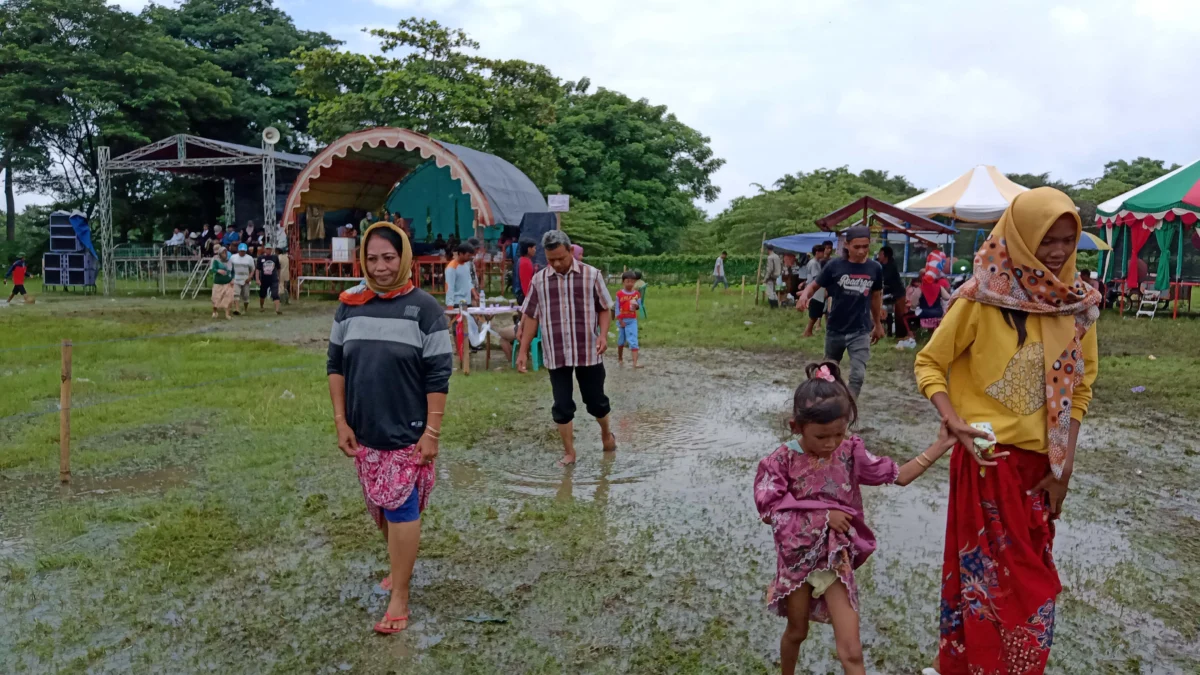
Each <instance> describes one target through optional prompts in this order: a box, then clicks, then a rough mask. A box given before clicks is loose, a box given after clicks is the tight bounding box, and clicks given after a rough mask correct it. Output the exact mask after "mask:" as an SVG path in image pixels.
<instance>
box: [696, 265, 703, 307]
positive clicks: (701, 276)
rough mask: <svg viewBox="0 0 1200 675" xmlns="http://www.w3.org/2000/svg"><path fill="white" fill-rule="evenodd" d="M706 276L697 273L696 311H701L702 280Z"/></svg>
mask: <svg viewBox="0 0 1200 675" xmlns="http://www.w3.org/2000/svg"><path fill="white" fill-rule="evenodd" d="M702 278H704V275H703V274H697V275H696V311H697V312H699V311H700V280H701V279H702Z"/></svg>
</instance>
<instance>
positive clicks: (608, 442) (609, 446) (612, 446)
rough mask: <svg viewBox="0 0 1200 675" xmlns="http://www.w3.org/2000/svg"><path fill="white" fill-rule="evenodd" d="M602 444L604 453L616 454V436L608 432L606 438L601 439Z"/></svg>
mask: <svg viewBox="0 0 1200 675" xmlns="http://www.w3.org/2000/svg"><path fill="white" fill-rule="evenodd" d="M602 442H603V443H604V451H605V452H616V450H617V436H616V434H613V433H611V432H610V433H609V434H608V436H607V437H605V438H604V439H602Z"/></svg>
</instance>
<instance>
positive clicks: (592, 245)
mask: <svg viewBox="0 0 1200 675" xmlns="http://www.w3.org/2000/svg"><path fill="white" fill-rule="evenodd" d="M624 225H625V223H624V219H623V218H622V217H621V213H620V211H619V210H618V209H614V208H613V207H612V205H611V204H608V203H606V202H588V201H584V200H582V199H577V200H572V201H571V210H570V211H568V212H567V213H564V214H563V216H562V229H563V232H566V233H567V236H569V237H570V238H571V241H572V242H574V243H576V244H579V245H580V246H582V247H583V250H584V251H585V252H586V253H587V254H588V255H590V256H606V255H616V254H619V253H624V252H626V251H628V250H629V243H630V239H631V238H632V237H631V236H630V235H629V233H628V232H627V231H626V230H625V228H624Z"/></svg>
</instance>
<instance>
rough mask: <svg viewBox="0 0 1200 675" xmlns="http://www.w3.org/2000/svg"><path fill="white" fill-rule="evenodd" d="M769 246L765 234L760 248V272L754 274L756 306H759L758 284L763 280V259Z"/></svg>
mask: <svg viewBox="0 0 1200 675" xmlns="http://www.w3.org/2000/svg"><path fill="white" fill-rule="evenodd" d="M766 245H767V233H766V232H763V236H762V243H761V244H759V246H758V271H756V272H755V273H754V304H755V305H757V304H758V282H759V281H760V280H762V259H763V252H764V251H765V247H766Z"/></svg>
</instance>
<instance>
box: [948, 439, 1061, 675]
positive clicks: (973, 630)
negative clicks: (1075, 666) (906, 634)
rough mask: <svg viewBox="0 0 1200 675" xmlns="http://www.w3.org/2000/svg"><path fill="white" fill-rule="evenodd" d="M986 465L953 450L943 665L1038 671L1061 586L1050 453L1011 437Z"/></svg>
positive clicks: (984, 673) (1018, 673)
mask: <svg viewBox="0 0 1200 675" xmlns="http://www.w3.org/2000/svg"><path fill="white" fill-rule="evenodd" d="M996 450H997V451H1002V450H1007V451H1009V452H1010V453H1012V454H1010V455H1009V456H1008V457H1004V458H1001V459H999V460H997V461H998V462H999V465H998V466H992V467H988V468H987V470H986V471H985V472H984V475H982V476H981V475H980V471H979V469H980V467H979V465H978V464H976V463H975V460H974V459H972V458H971V456H970V452H969V451H967V450H966V449H965V448H963V447H962V446H961V445H959V446H957V447H955V449H954V454H953V456H952V457H951V459H950V510H949V513H948V514H947V516H946V552H945V556H944V558H943V562H942V602H941V642H940V648H939V652H938V662H939V666H940V670H941V675H1040V674H1041V673H1042V672H1044V671H1045V669H1046V659H1047V658H1049V656H1050V645H1051V643H1052V642H1053V641H1054V599H1055V598H1056V597H1057V596H1058V593H1059V591H1061V590H1062V585H1061V584H1060V583H1059V580H1058V570H1057V569H1055V567H1054V558H1053V556H1052V555H1051V548H1052V545H1053V543H1054V522H1053V521H1052V520H1051V519H1050V517H1049V516H1050V509H1049V502H1048V498H1047V496H1046V493H1045V492H1041V493H1037V494H1033V495H1028V494H1026V492H1027V491H1029V490H1031V489H1033V487H1034V486H1035V485H1037V484H1038V482H1039V481H1041V480H1042V479H1043V478H1045V476H1046V474H1047V473H1049V472H1050V461H1049V459H1048V458H1047V456H1046V455H1042V454H1039V453H1036V452H1030V451H1028V450H1020V449H1017V448H1014V447H1010V446H997V448H996Z"/></svg>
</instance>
